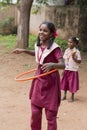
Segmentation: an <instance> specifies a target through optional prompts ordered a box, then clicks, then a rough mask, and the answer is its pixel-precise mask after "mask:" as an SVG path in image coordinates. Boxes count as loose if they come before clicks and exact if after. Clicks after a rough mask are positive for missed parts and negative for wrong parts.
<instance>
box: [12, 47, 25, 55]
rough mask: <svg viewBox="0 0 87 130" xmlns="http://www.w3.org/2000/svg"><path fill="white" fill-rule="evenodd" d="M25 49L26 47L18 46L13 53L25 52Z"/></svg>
mask: <svg viewBox="0 0 87 130" xmlns="http://www.w3.org/2000/svg"><path fill="white" fill-rule="evenodd" d="M24 50H25V49H20V48H17V49H15V50H13V52H12V53H15V54H20V53H22V52H24Z"/></svg>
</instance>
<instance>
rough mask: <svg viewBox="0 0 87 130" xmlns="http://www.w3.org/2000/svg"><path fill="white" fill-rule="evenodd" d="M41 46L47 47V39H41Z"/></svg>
mask: <svg viewBox="0 0 87 130" xmlns="http://www.w3.org/2000/svg"><path fill="white" fill-rule="evenodd" d="M40 43H41V46H42V47H47V46H48V42H47V41H41V42H40Z"/></svg>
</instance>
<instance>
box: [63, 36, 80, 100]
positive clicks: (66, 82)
mask: <svg viewBox="0 0 87 130" xmlns="http://www.w3.org/2000/svg"><path fill="white" fill-rule="evenodd" d="M78 43H79V39H78V38H76V37H73V36H72V37H70V38H69V39H68V49H66V50H65V53H64V56H63V58H64V60H65V70H64V73H63V77H62V80H61V90H64V96H63V98H62V100H66V94H67V91H70V93H71V99H70V101H71V102H73V101H74V94H75V93H76V92H77V90H79V75H78V67H79V64H80V63H81V55H80V51H79V50H78V49H77V47H76V46H77V45H78Z"/></svg>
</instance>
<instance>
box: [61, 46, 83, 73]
mask: <svg viewBox="0 0 87 130" xmlns="http://www.w3.org/2000/svg"><path fill="white" fill-rule="evenodd" d="M74 51H76V53H75V56H76V58H77V60H81V55H80V51H79V50H78V49H76V48H75V47H74V48H73V49H70V48H68V49H66V50H65V53H64V56H63V58H64V60H65V70H70V71H78V68H79V64H78V63H76V62H75V61H74V60H73V58H72V53H73V52H74Z"/></svg>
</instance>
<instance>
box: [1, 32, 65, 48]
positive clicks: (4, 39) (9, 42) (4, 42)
mask: <svg viewBox="0 0 87 130" xmlns="http://www.w3.org/2000/svg"><path fill="white" fill-rule="evenodd" d="M36 41H37V36H36V35H33V34H30V35H29V47H28V48H29V49H31V50H33V49H34V45H35V43H36ZM16 42H17V35H6V36H3V35H0V46H5V47H6V48H7V49H13V48H14V47H15V46H16ZM55 42H56V43H57V44H58V45H60V47H61V48H62V49H63V50H65V49H66V48H67V41H66V40H64V39H61V38H56V39H55Z"/></svg>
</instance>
